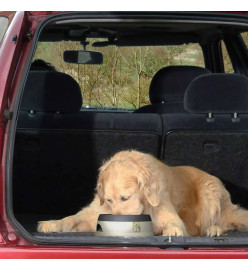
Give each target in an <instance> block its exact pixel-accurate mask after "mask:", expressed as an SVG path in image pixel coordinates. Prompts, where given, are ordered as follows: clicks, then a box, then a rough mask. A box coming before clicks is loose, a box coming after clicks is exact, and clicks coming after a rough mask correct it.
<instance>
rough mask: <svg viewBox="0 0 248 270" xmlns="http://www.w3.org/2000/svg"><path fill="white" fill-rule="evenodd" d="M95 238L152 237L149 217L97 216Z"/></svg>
mask: <svg viewBox="0 0 248 270" xmlns="http://www.w3.org/2000/svg"><path fill="white" fill-rule="evenodd" d="M95 235H96V236H123V237H147V236H153V227H152V220H151V217H150V215H105V214H102V215H99V218H98V221H97V228H96V233H95Z"/></svg>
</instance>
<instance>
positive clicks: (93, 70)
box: [35, 39, 205, 110]
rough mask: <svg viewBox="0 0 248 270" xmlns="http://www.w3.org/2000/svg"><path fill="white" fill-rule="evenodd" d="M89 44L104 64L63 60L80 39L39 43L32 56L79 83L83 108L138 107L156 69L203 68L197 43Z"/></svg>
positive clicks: (145, 97) (144, 101) (145, 100)
mask: <svg viewBox="0 0 248 270" xmlns="http://www.w3.org/2000/svg"><path fill="white" fill-rule="evenodd" d="M94 41H95V40H93V39H92V40H91V41H90V44H92V43H93V42H94ZM90 44H89V46H87V50H92V51H96V50H98V51H99V52H101V53H102V54H103V65H76V64H68V63H66V62H64V61H63V57H62V55H63V52H64V51H65V50H78V49H82V45H81V44H80V42H40V43H39V44H38V47H37V50H36V54H35V59H42V60H45V61H46V62H49V63H51V64H52V65H53V66H54V67H55V68H56V70H57V71H60V72H63V73H67V74H69V75H70V76H72V77H73V78H74V79H75V80H76V81H77V82H78V84H79V85H80V88H81V91H82V95H83V97H84V100H83V107H86V108H87V107H93V106H97V107H101V108H103V107H108V108H110V107H111V108H124V109H132V110H135V109H138V108H140V107H142V106H144V105H148V104H150V100H149V86H150V82H151V79H152V78H153V76H154V75H155V73H156V72H157V71H158V70H159V69H161V68H163V67H166V66H172V65H194V66H200V67H205V62H204V57H203V52H202V48H201V46H200V45H199V44H193V43H190V44H184V45H173V46H141V47H134V46H133V47H132V46H130V47H116V46H107V47H104V48H95V47H92V46H91V45H90Z"/></svg>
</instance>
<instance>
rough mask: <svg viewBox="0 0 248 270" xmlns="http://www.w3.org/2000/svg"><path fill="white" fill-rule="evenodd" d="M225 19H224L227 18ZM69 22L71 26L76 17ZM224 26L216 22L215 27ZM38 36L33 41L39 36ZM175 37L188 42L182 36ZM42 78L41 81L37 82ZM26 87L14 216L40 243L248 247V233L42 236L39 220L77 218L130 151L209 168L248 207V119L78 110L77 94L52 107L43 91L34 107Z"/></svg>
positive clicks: (16, 138)
mask: <svg viewBox="0 0 248 270" xmlns="http://www.w3.org/2000/svg"><path fill="white" fill-rule="evenodd" d="M162 15H163V14H160V15H159V16H162ZM77 16H79V15H77ZM101 16H102V15H101ZM132 16H133V15H132ZM180 16H182V14H179V15H178V14H176V17H177V19H178V18H179V17H180ZM205 16H207V17H208V16H210V15H205ZM216 16H217V15H216ZM162 17H163V16H162ZM188 17H190V15H189V14H188ZM210 17H211V16H210ZM223 17H224V18H221V19H222V20H223V21H224V20H228V18H227V17H225V16H224V15H223ZM234 18H236V17H235V16H234ZM237 18H238V17H237ZM62 19H63V17H61V20H62ZM64 19H70V17H69V16H68V18H67V17H65V18H64ZM132 19H133V17H132ZM188 19H189V18H188ZM191 19H192V18H191ZM198 19H199V18H198ZM215 19H216V18H215ZM70 23H71V24H72V25H73V21H72V22H70ZM229 23H230V22H229ZM137 25H138V24H137ZM157 25H158V22H156V27H157ZM53 26H54V24H53ZM146 26H147V25H146ZM60 27H61V26H60ZM129 27H130V25H129ZM218 27H219V26H218V23H217V27H216V29H218ZM242 27H243V26H242ZM189 28H190V29H191V26H190V27H189ZM203 28H204V27H203ZM210 28H211V29H212V27H210ZM58 29H60V28H59V27H58ZM61 29H62V27H61ZM179 29H180V30H181V29H182V28H179ZM49 31H50V32H49ZM49 31H48V33H49V34H51V33H52V34H55V33H56V31H57V29H56V27H55V28H54V29H53V27H51V29H49ZM62 32H63V31H62V30H61V32H60V31H58V32H57V35H55V36H54V39H56V38H57V39H60V38H61V33H62ZM206 32H208V31H206ZM213 32H214V33H216V32H215V30H214V31H213ZM39 34H40V33H36V36H35V37H34V38H36V39H38V37H39ZM210 36H212V33H210V34H209V37H210ZM46 38H47V39H49V38H51V35H47V36H43V39H44V40H46ZM174 38H175V37H174ZM183 38H185V37H184V36H183ZM175 41H178V42H182V41H181V40H180V39H178V37H176V38H175V39H174V40H173V42H175ZM165 43H168V41H166V42H165ZM34 48H35V47H34ZM27 72H28V68H27ZM36 73H38V72H34V75H35V76H36ZM40 73H42V72H40ZM45 73H46V72H45V71H44V74H45ZM41 75H42V74H41ZM42 76H43V75H42ZM55 81H56V82H58V80H55ZM40 82H41V81H40V80H37V79H36V83H35V81H34V82H33V83H31V85H33V86H34V85H39V84H40ZM27 84H28V80H27V83H26V85H24V87H23V89H24V92H23V96H22V98H21V94H20V96H19V98H20V100H19V102H20V106H19V103H18V102H17V105H16V122H15V123H13V129H12V130H14V131H13V141H12V142H10V145H11V149H12V152H11V151H10V154H11V157H10V160H11V162H9V164H8V170H9V179H8V181H9V186H8V188H9V190H10V191H11V192H10V193H9V194H8V196H9V197H8V212H9V213H8V215H9V218H10V219H11V221H12V223H13V224H14V226H15V227H17V228H18V230H19V231H20V232H21V233H22V234H23V236H24V237H26V238H27V239H29V240H30V241H33V242H36V243H39V244H53V245H58V244H62V245H118V246H159V247H161V248H187V247H192V246H194V247H195V246H208V247H214V246H225V247H233V246H234V247H237V246H247V245H248V232H230V233H228V234H226V235H222V236H220V237H167V236H153V237H144V238H131V237H96V236H95V235H94V233H89V232H75V233H72V232H69V233H38V232H37V224H38V221H41V220H50V219H60V218H63V217H66V216H68V215H73V214H75V213H76V212H78V211H79V210H80V209H81V208H83V207H84V206H86V205H88V204H89V203H90V202H91V200H92V199H93V196H94V192H95V186H96V182H97V176H98V169H99V167H100V166H101V164H102V163H103V162H104V160H106V159H108V158H110V157H111V156H112V155H113V154H115V153H116V152H118V151H121V150H127V149H135V150H138V151H142V152H145V153H150V154H152V155H153V156H155V157H156V158H158V159H160V160H162V161H164V162H165V163H167V164H168V165H171V166H178V165H190V166H195V167H197V168H200V169H203V170H205V171H207V172H209V173H210V174H213V175H215V176H217V177H219V178H220V179H221V180H222V181H223V183H224V185H225V187H226V188H227V190H228V191H229V192H230V194H231V197H232V201H233V203H235V204H239V205H241V206H242V207H246V208H248V196H247V194H248V166H247V164H248V132H247V126H248V116H247V114H242V115H239V116H238V118H236V117H235V119H234V117H233V115H231V114H219V115H215V116H214V119H209V118H208V117H206V115H205V114H192V113H186V112H185V113H183V112H180V113H162V114H161V113H134V112H132V111H122V110H120V111H117V110H116V111H107V110H91V111H89V110H82V109H81V110H80V109H79V110H77V109H73V103H75V104H77V103H78V101H77V98H76V97H75V98H74V97H72V96H70V97H69V98H68V96H65V97H64V98H63V99H64V100H62V101H61V100H60V102H59V103H60V104H59V107H58V108H53V109H48V110H46V109H44V107H46V106H48V107H49V106H51V104H49V105H47V103H49V100H48V99H50V98H54V103H53V102H52V106H53V105H54V104H56V99H57V97H56V96H55V97H53V96H49V94H48V95H47V96H46V94H47V93H45V94H44V93H43V96H39V97H40V100H42V104H38V105H37V104H35V102H37V98H36V97H35V98H34V99H33V100H32V99H31V101H29V102H28V103H25V102H24V100H25V93H26V92H27V91H26V88H27ZM62 84H63V83H62ZM61 87H62V85H61ZM20 88H21V89H20V92H21V91H22V87H20ZM25 91H26V92H25ZM27 95H29V94H27ZM48 96H49V98H48ZM29 98H30V96H29ZM68 100H70V102H67V101H68ZM64 101H66V102H64ZM38 103H39V102H38ZM68 103H70V104H69V105H68ZM61 104H62V105H61ZM63 104H66V105H63ZM18 106H19V107H18ZM55 106H57V105H55ZM66 106H68V107H66ZM75 106H76V107H77V105H75ZM40 107H43V108H42V109H40ZM17 108H18V110H17ZM14 120H15V119H14Z"/></svg>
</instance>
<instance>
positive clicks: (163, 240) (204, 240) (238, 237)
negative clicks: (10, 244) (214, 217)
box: [15, 214, 248, 247]
mask: <svg viewBox="0 0 248 270" xmlns="http://www.w3.org/2000/svg"><path fill="white" fill-rule="evenodd" d="M15 217H16V219H17V221H18V222H19V223H20V224H21V226H22V227H23V228H24V229H25V230H26V231H27V232H28V233H29V234H30V235H31V236H32V237H34V238H36V239H37V240H38V241H41V243H51V244H56V243H61V244H65V245H98V244H99V245H106V244H107V245H119V246H120V245H121V246H123V245H125V246H147V245H148V246H161V247H164V246H169V247H170V246H173V247H175V246H183V247H185V246H188V247H189V246H208V247H210V246H229V247H232V246H248V231H231V232H229V233H227V234H225V235H221V236H219V237H217V236H214V237H167V236H150V237H133V238H132V237H102V236H100V237H99V236H95V233H94V232H62V233H39V232H37V225H38V221H41V220H52V219H53V220H54V219H61V218H63V217H62V216H57V215H53V216H44V215H23V214H18V215H15Z"/></svg>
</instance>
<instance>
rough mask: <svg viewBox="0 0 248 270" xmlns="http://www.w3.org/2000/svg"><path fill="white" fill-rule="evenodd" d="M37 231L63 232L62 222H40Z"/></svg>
mask: <svg viewBox="0 0 248 270" xmlns="http://www.w3.org/2000/svg"><path fill="white" fill-rule="evenodd" d="M37 231H38V232H43V233H52V232H61V231H62V228H61V222H60V220H49V221H39V224H38V228H37Z"/></svg>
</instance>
